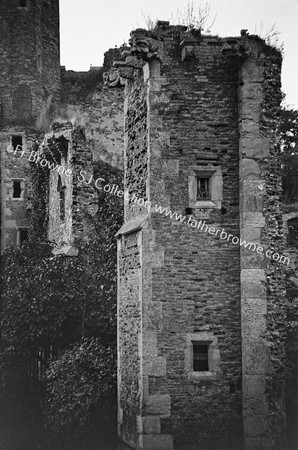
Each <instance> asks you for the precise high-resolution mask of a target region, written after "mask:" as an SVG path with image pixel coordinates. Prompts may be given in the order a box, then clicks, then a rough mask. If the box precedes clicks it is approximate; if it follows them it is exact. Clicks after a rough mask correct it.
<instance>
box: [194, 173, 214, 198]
mask: <svg viewBox="0 0 298 450" xmlns="http://www.w3.org/2000/svg"><path fill="white" fill-rule="evenodd" d="M210 199H211V193H210V178H209V177H208V178H207V177H204V178H197V200H210Z"/></svg>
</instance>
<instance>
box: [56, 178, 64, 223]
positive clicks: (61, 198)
mask: <svg viewBox="0 0 298 450" xmlns="http://www.w3.org/2000/svg"><path fill="white" fill-rule="evenodd" d="M57 190H58V192H59V208H60V221H61V222H65V186H62V181H61V177H60V176H59V179H58V187H57Z"/></svg>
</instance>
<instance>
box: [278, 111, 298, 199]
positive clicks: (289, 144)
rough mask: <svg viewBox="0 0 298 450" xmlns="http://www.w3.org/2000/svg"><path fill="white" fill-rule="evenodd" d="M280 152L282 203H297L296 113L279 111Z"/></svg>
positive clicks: (297, 112)
mask: <svg viewBox="0 0 298 450" xmlns="http://www.w3.org/2000/svg"><path fill="white" fill-rule="evenodd" d="M279 131H280V137H281V152H282V183H283V201H284V202H285V203H287V204H289V203H297V202H298V177H297V174H298V111H296V110H294V109H287V108H282V109H281V122H280V129H279Z"/></svg>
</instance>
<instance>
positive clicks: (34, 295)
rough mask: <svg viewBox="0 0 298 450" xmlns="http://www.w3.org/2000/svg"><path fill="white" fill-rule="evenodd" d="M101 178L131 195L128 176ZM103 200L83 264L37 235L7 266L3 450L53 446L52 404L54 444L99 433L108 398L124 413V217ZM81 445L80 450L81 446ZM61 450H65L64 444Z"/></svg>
mask: <svg viewBox="0 0 298 450" xmlns="http://www.w3.org/2000/svg"><path fill="white" fill-rule="evenodd" d="M95 172H96V173H97V175H98V177H102V178H104V179H106V180H109V182H110V183H114V184H118V185H119V186H120V187H121V180H122V177H121V173H120V172H119V171H115V170H114V169H111V168H110V167H109V166H107V165H104V164H101V165H99V167H96V168H95ZM37 184H38V183H37ZM95 189H96V188H95ZM98 193H99V208H98V212H97V214H96V216H95V217H92V216H89V215H88V214H87V213H85V219H86V220H87V221H89V223H90V236H89V239H87V241H86V240H84V241H78V242H76V245H77V246H78V247H79V249H80V253H79V256H78V257H75V258H69V257H66V256H62V255H56V256H54V255H53V254H52V249H53V245H52V244H51V243H49V242H46V241H44V238H43V235H42V234H38V235H36V234H34V233H33V234H32V235H31V236H30V240H29V241H28V242H27V243H26V244H24V245H23V246H22V247H21V248H18V249H10V250H8V251H7V252H6V254H5V255H4V256H3V258H2V261H1V263H2V273H1V286H2V294H1V303H0V330H1V341H0V367H1V369H2V370H1V374H2V377H1V380H0V402H1V408H0V409H1V413H2V417H1V418H0V423H1V425H0V427H2V431H1V429H0V431H1V433H0V435H1V437H0V444H1V445H2V446H3V448H14V449H15V448H22V450H27V449H28V450H31V449H32V448H33V446H34V445H35V444H34V441H35V442H39V441H40V440H41V439H42V438H43V437H44V433H45V429H44V428H43V420H42V419H43V410H44V408H43V406H44V404H47V405H50V406H51V407H50V408H47V409H46V410H45V413H46V416H45V417H44V422H46V423H47V424H48V425H50V427H51V428H50V430H51V433H49V435H51V434H53V433H57V435H58V436H61V435H62V436H63V437H64V438H65V439H66V441H67V440H68V439H67V437H66V436H65V433H66V434H67V432H69V433H70V434H71V435H75V434H76V435H79V434H80V432H79V431H80V430H81V431H82V430H86V427H87V428H88V427H89V428H88V429H90V427H91V428H92V423H93V422H92V420H93V419H94V417H96V418H97V419H98V414H99V411H100V408H101V407H103V405H106V401H107V391H109V393H110V396H109V401H108V403H109V404H110V405H111V406H115V401H116V394H115V392H116V391H115V377H116V369H115V368H116V298H117V295H116V286H117V283H116V280H117V263H116V261H117V255H116V241H115V233H116V231H118V229H119V228H120V226H121V225H122V214H123V213H122V201H121V199H119V198H118V197H116V196H112V195H110V194H108V193H104V192H103V191H98ZM36 195H37V193H36ZM42 195H43V198H45V197H46V196H45V195H44V193H42ZM42 212H43V208H40V214H38V215H36V217H37V219H38V220H37V222H38V223H39V217H40V218H41V221H42V223H44V216H43V215H42ZM85 237H86V236H85ZM55 352H56V353H55ZM54 353H55V354H54ZM96 355H97V356H96ZM57 356H59V357H58V359H57V360H56V358H57ZM53 360H56V361H53ZM79 361H80V363H79ZM32 367H34V370H33V369H32ZM42 375H43V378H42ZM81 377H83V379H84V383H83V384H82V383H81V382H80V380H81ZM59 385H61V386H63V389H64V391H63V392H65V396H64V397H63V395H62V396H60V395H59V388H58V386H59ZM105 386H106V388H105ZM83 398H84V401H83ZM78 399H80V402H79V403H78V402H77V401H78ZM86 405H87V406H88V407H87V406H86ZM61 411H62V412H61ZM63 411H64V412H65V415H63ZM112 412H115V408H114V409H113V407H112V408H111V413H112ZM66 416H67V420H66V419H65V418H66ZM113 418H114V416H113ZM1 419H2V420H1ZM84 420H85V421H84ZM58 424H60V425H59V426H58ZM98 424H99V422H98V423H97V428H98ZM93 425H94V423H93ZM16 429H17V430H18V433H16V432H15V430H16ZM70 430H71V432H70ZM75 430H78V433H75ZM49 435H47V436H49ZM1 445H0V446H1ZM61 445H62V444H61ZM63 445H64V444H63ZM71 445H72V446H71V448H75V447H74V443H73V442H72V444H71ZM54 448H55V450H57V449H58V448H60V447H59V445H58V444H57V442H56V443H55V446H54Z"/></svg>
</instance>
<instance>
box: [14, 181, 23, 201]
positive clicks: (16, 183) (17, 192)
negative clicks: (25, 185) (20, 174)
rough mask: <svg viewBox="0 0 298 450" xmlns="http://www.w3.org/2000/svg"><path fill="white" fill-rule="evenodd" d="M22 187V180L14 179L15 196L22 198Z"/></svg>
mask: <svg viewBox="0 0 298 450" xmlns="http://www.w3.org/2000/svg"><path fill="white" fill-rule="evenodd" d="M21 193H22V188H21V182H20V181H17V180H14V181H13V194H12V197H13V198H21Z"/></svg>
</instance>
